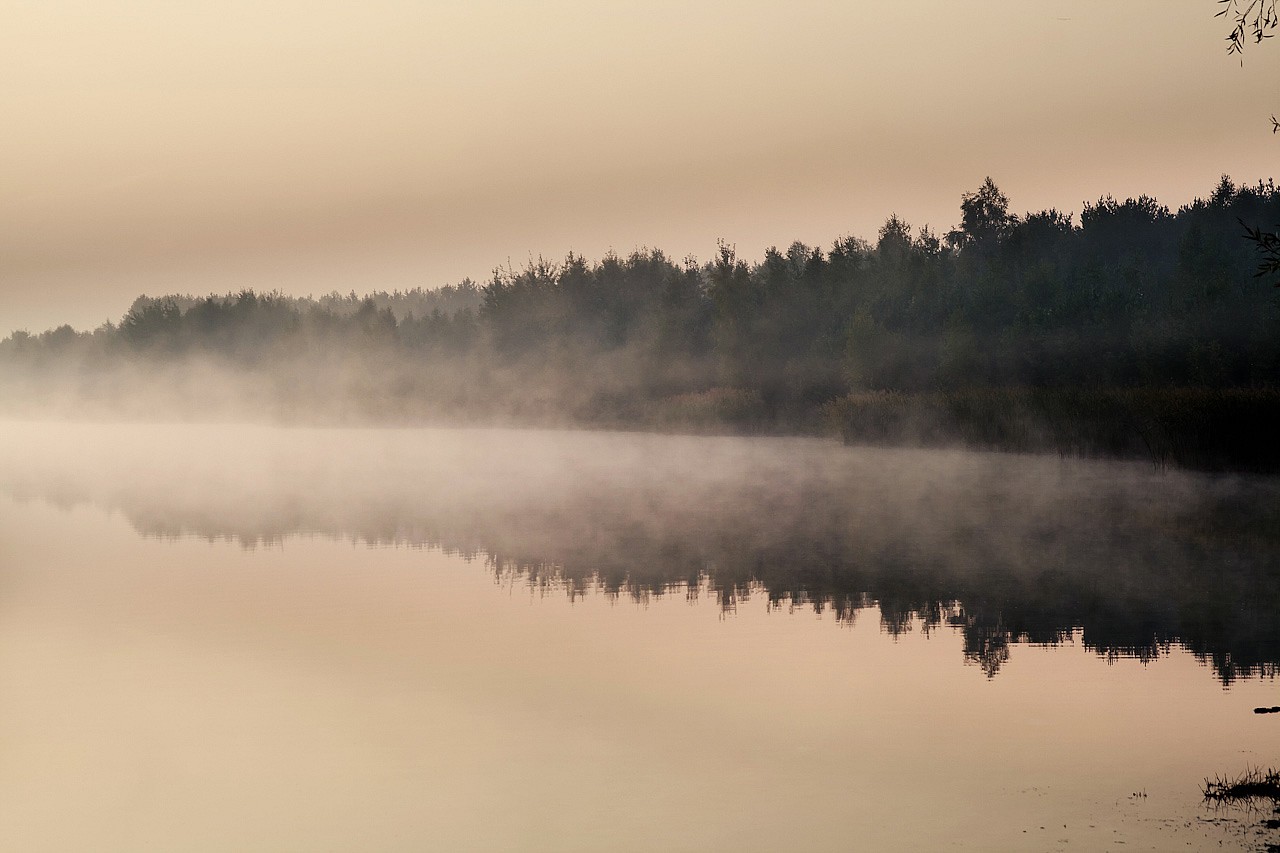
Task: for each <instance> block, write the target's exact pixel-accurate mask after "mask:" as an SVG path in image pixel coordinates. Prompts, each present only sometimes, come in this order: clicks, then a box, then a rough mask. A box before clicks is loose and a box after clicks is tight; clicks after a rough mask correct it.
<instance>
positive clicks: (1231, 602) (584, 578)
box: [0, 425, 1280, 683]
mask: <svg viewBox="0 0 1280 853" xmlns="http://www.w3.org/2000/svg"><path fill="white" fill-rule="evenodd" d="M4 431H5V433H6V436H5V437H6V438H7V439H8V440H7V441H5V442H4V449H3V450H0V490H2V491H3V492H5V493H8V494H10V495H12V496H15V497H18V498H39V499H43V500H47V501H51V502H53V503H55V504H58V505H61V506H73V505H75V504H79V503H91V504H94V505H97V506H99V507H103V508H106V509H109V510H111V511H116V512H120V513H122V514H124V515H125V516H126V517H127V518H128V519H129V521H130V522H131V523H132V524H133V525H134V527H136V528H137V530H139V531H140V532H142V533H143V534H146V535H149V536H162V537H179V536H199V537H205V538H208V539H211V540H232V541H235V542H238V543H240V544H241V545H242V546H244V547H246V548H255V547H260V546H265V545H274V544H277V543H280V542H281V541H283V540H284V539H285V538H286V537H289V536H293V535H299V534H301V535H323V536H331V537H343V538H349V539H351V540H353V541H355V542H361V543H368V544H371V545H391V544H394V545H408V546H414V547H429V548H439V549H442V550H444V551H446V552H451V553H458V554H462V555H464V556H467V557H469V558H480V559H483V560H484V561H485V563H486V564H487V565H488V566H489V567H490V569H491V570H492V571H493V572H494V573H495V574H496V576H497V577H498V578H499V579H500V580H503V581H505V582H519V583H528V584H531V585H534V586H537V587H542V588H546V589H549V590H563V591H565V592H567V594H569V595H571V596H577V595H582V594H586V593H588V592H592V591H595V592H599V593H602V594H604V595H609V596H627V597H632V598H636V599H645V598H647V597H650V596H660V595H668V594H681V595H704V594H706V595H713V596H715V597H716V598H717V600H718V601H719V603H720V606H721V607H722V608H724V609H725V610H727V611H731V610H733V609H734V608H735V607H736V606H737V605H738V603H739V602H741V601H743V600H747V599H753V598H757V597H759V596H765V597H767V600H768V602H769V603H770V604H771V605H772V606H776V607H788V608H796V607H805V608H812V609H813V610H815V611H819V612H831V613H834V615H835V616H836V618H837V619H839V620H844V621H853V620H855V619H858V618H865V614H867V613H871V612H878V615H879V619H880V624H881V626H882V629H883V630H884V631H886V632H888V633H891V634H895V635H897V634H901V633H903V632H907V631H932V630H936V629H939V628H942V627H947V628H951V629H955V630H958V631H959V632H960V633H961V634H962V636H963V638H964V655H965V659H966V661H968V662H970V663H973V664H976V665H977V666H980V667H981V669H982V670H983V671H984V672H985V673H986V674H987V675H988V676H990V677H994V676H995V675H996V674H997V673H998V672H999V671H1000V668H1001V666H1002V665H1003V664H1004V663H1005V662H1006V661H1008V660H1009V658H1010V655H1011V653H1014V652H1013V651H1012V650H1013V649H1014V647H1016V646H1017V645H1018V644H1022V643H1035V644H1057V643H1061V642H1064V641H1066V640H1069V639H1075V640H1077V641H1078V642H1081V643H1083V644H1084V645H1085V646H1086V647H1087V648H1089V649H1092V650H1094V651H1096V652H1097V653H1098V654H1100V655H1103V656H1106V657H1108V658H1115V657H1137V658H1140V659H1143V660H1150V659H1154V658H1157V657H1159V656H1160V655H1161V654H1162V653H1163V652H1165V651H1167V650H1168V649H1169V648H1170V647H1171V646H1173V645H1181V646H1184V647H1186V648H1187V649H1188V650H1190V651H1191V652H1192V653H1194V654H1195V655H1196V656H1197V657H1198V658H1199V659H1200V660H1201V661H1202V662H1203V663H1207V664H1210V665H1211V666H1212V668H1213V671H1214V672H1215V674H1216V675H1217V677H1218V678H1220V679H1221V680H1222V682H1223V683H1230V682H1231V681H1232V680H1234V679H1236V678H1240V677H1243V676H1251V675H1266V676H1273V675H1274V674H1275V673H1276V669H1277V664H1278V663H1280V483H1277V482H1276V481H1275V480H1274V479H1258V478H1211V477H1206V476H1201V475H1191V474H1185V473H1176V472H1160V471H1156V470H1153V469H1151V468H1150V467H1148V466H1143V465H1130V464H1114V463H1094V462H1080V461H1073V460H1059V459H1057V458H1036V457H1018V456H1007V455H982V454H969V453H959V452H938V451H915V450H881V449H858V448H844V447H839V446H835V445H831V444H827V443H824V442H817V441H797V440H767V439H762V440H744V439H711V438H691V437H662V436H643V435H619V434H594V433H561V432H523V431H506V430H475V431H463V430H456V431H450V430H403V431H395V430H391V431H376V430H271V429H255V428H246V427H191V426H176V427H175V426H170V427H137V426H132V427H127V426H113V427H89V426H65V425H63V426H56V427H55V426H49V425H7V426H5V427H4Z"/></svg>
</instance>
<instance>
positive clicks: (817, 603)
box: [0, 424, 1280, 851]
mask: <svg viewBox="0 0 1280 853" xmlns="http://www.w3.org/2000/svg"><path fill="white" fill-rule="evenodd" d="M0 432H2V433H3V438H4V441H3V443H2V445H0V446H2V447H3V449H2V450H0V804H3V806H2V807H0V848H2V849H21V850H70V849H94V850H139V849H157V850H171V849H182V850H227V849H239V850H250V849H254V850H321V849H332V850H424V849H441V850H446V849H448V850H611V849H612V850H761V851H765V850H779V849H795V850H872V851H874V850H924V849H927V850H946V849H969V850H1059V849H1061V850H1071V849H1077V850H1102V849H1117V850H1172V849H1179V850H1188V849H1190V850H1208V849H1212V850H1221V849H1224V847H1225V848H1227V849H1258V848H1259V847H1260V845H1262V844H1263V843H1264V842H1265V841H1268V840H1276V839H1273V838H1268V836H1267V835H1266V834H1265V830H1264V829H1263V828H1262V827H1261V826H1260V825H1259V824H1260V821H1261V820H1262V819H1263V818H1265V817H1269V816H1270V815H1269V814H1259V813H1252V814H1251V813H1248V812H1242V811H1228V812H1215V811H1212V810H1210V809H1207V808H1205V807H1204V806H1202V804H1201V803H1200V794H1199V785H1200V782H1201V780H1202V778H1203V777H1204V776H1206V775H1211V774H1214V773H1219V772H1234V771H1237V770H1241V769H1244V767H1245V766H1247V765H1257V764H1264V765H1265V764H1272V763H1276V762H1278V761H1280V715H1276V716H1271V715H1255V714H1253V713H1252V709H1253V708H1254V707H1255V706H1259V705H1268V706H1269V705H1277V704H1280V690H1278V689H1277V684H1276V683H1275V681H1274V680H1273V676H1274V673H1275V669H1276V665H1277V661H1280V631H1278V630H1277V624H1278V623H1280V607H1277V603H1278V602H1280V591H1278V589H1280V577H1278V576H1280V526H1277V525H1275V524H1274V522H1275V521H1276V519H1277V517H1278V516H1277V513H1280V487H1278V486H1277V484H1276V483H1275V482H1274V481H1270V480H1258V479H1240V478H1221V477H1218V478H1209V477H1203V476H1200V475H1189V474H1184V473H1176V472H1160V471H1155V470H1152V469H1151V468H1149V467H1147V466H1143V465H1129V464H1111V463H1096V462H1079V461H1070V460H1059V459H1057V458H1037V457H1019V456H1007V455H985V454H965V453H955V452H940V451H918V450H883V449H866V448H843V447H839V446H836V445H832V444H827V443H824V442H817V441H801V440H774V439H758V440H757V439H715V438H680V437H660V436H636V435H619V434H611V435H606V434H589V433H569V432H516V431H502V430H476V431H449V430H382V431H377V430H367V431H366V430H286V429H266V428H249V427H231V426H224V427H197V426H168V427H152V426H84V425H80V426H69V425H48V424H8V425H4V426H3V427H0Z"/></svg>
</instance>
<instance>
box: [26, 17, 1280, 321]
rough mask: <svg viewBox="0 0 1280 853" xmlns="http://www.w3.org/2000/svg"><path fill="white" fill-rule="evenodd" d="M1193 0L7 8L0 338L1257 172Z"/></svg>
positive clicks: (816, 236) (1270, 51) (1271, 62)
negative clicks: (141, 308) (266, 294)
mask: <svg viewBox="0 0 1280 853" xmlns="http://www.w3.org/2000/svg"><path fill="white" fill-rule="evenodd" d="M1217 8H1218V5H1217V3H1215V2H1213V0H1123V1H1122V2H1117V0H1056V2H1048V0H964V2H956V0H916V2H910V3H908V2H899V0H880V1H879V2H864V0H843V2H820V1H819V0H790V2H787V3H777V2H772V3H765V2H758V0H733V2H727V0H723V1H722V2H713V0H680V2H667V0H649V2H633V1H632V0H609V2H600V0H594V2H587V0H555V2H533V0H522V2H502V0H466V2H453V0H434V2H429V0H418V2H396V0H363V2H360V3H355V2H346V3H338V2H329V0H274V2H272V0H255V2H240V0H218V2H216V3H215V2H203V0H199V1H197V0H135V1H134V2H125V0H99V1H98V2H89V0H78V2H72V0H33V2H27V0H0V20H3V22H4V24H3V26H2V27H0V117H3V118H2V120H0V335H2V334H6V333H7V332H8V331H9V330H12V329H21V328H25V329H29V330H31V331H40V330H42V329H46V328H50V327H53V326H56V325H59V324H61V323H70V324H72V325H73V326H75V327H77V328H82V329H83V328H93V327H95V326H97V325H99V324H101V323H103V322H105V321H107V320H112V321H118V320H119V319H120V317H121V316H122V315H123V314H124V312H125V311H126V310H127V309H128V307H129V304H130V303H131V302H132V301H133V299H134V297H136V296H138V295H139V294H142V293H147V294H150V295H159V294H163V293H195V294H205V293H210V292H216V293H225V292H228V291H235V290H240V289H242V288H245V287H251V288H254V289H257V290H275V289H278V290H281V291H283V292H285V293H292V294H307V293H313V294H321V293H327V292H329V291H331V290H338V291H341V292H344V293H345V292H348V291H352V290H354V291H356V292H360V293H363V292H368V291H372V290H394V289H405V288H411V287H426V288H430V287H438V286H440V285H443V284H447V283H454V282H457V281H459V280H461V279H463V278H464V277H471V278H473V279H475V280H478V281H481V282H483V281H485V280H487V279H488V278H489V277H490V276H491V274H492V271H493V270H494V268H495V267H500V266H506V265H508V264H510V265H513V266H515V267H519V266H521V265H522V264H524V263H526V262H527V261H528V260H530V259H531V258H534V257H538V256H544V257H546V258H549V259H558V258H562V257H563V256H564V255H565V253H566V252H568V251H571V250H572V251H574V252H577V253H579V254H584V255H586V256H587V257H588V258H589V259H596V258H599V257H600V256H601V255H603V254H604V253H606V252H609V251H614V252H618V253H621V254H626V253H629V252H631V251H632V250H634V249H636V248H640V247H656V248H661V249H663V250H664V251H665V252H666V253H667V254H668V255H669V256H672V257H674V258H677V259H679V258H683V257H685V256H688V255H693V256H695V257H697V258H699V259H702V260H706V259H707V258H709V257H711V255H712V254H713V253H714V251H715V248H716V242H717V240H721V239H723V240H725V241H727V242H728V243H731V244H733V245H735V246H736V247H737V250H738V252H739V254H740V255H742V256H744V257H747V258H758V257H760V256H761V255H762V254H763V252H764V250H765V249H766V248H767V247H769V246H771V245H777V246H787V245H789V244H790V243H791V242H793V241H795V240H802V241H804V242H806V243H808V244H810V245H821V246H829V245H830V244H831V243H832V241H834V240H836V239H838V238H840V237H842V236H845V235H849V234H853V235H856V236H861V237H865V238H869V239H874V237H875V234H876V231H877V230H878V229H879V227H880V225H881V224H883V222H884V220H885V219H886V218H888V216H889V215H890V214H891V213H896V214H898V215H899V216H901V217H902V218H904V219H906V220H907V221H908V222H910V223H913V224H914V225H916V226H920V225H924V224H928V225H931V226H932V227H933V228H934V230H935V231H945V230H947V229H948V228H950V227H952V226H953V225H954V224H955V223H956V222H957V221H958V220H959V202H960V196H961V194H962V193H964V192H966V191H970V190H973V189H976V188H977V187H978V186H979V185H980V184H981V183H982V180H983V179H984V178H985V177H986V176H988V175H990V176H991V177H992V178H993V179H994V180H995V182H996V183H997V184H998V185H999V186H1000V188H1001V189H1002V190H1004V191H1005V193H1006V194H1007V195H1008V196H1009V198H1010V202H1011V207H1012V209H1013V210H1014V211H1015V212H1024V211H1028V210H1040V209H1043V208H1047V207H1057V208H1058V209H1061V210H1067V211H1073V212H1076V213H1078V212H1079V211H1080V209H1081V207H1082V206H1083V204H1084V202H1086V201H1096V200H1097V199H1098V198H1099V197H1100V196H1102V195H1104V194H1108V193H1110V194H1113V195H1115V196H1117V197H1120V198H1124V197H1127V196H1130V195H1135V196H1136V195H1138V194H1140V193H1146V194H1149V195H1154V196H1156V197H1157V198H1159V199H1160V200H1161V201H1163V202H1165V203H1167V204H1169V205H1171V206H1173V207H1177V206H1178V205H1180V204H1182V203H1185V202H1187V201H1190V200H1191V199H1192V198H1194V197H1196V196H1198V195H1200V196H1204V195H1208V194H1209V193H1210V192H1211V191H1212V188H1213V186H1214V185H1215V184H1216V183H1217V181H1218V178H1219V177H1220V176H1221V175H1223V174H1229V175H1231V176H1233V177H1234V178H1235V179H1236V180H1238V181H1243V182H1248V183H1253V182H1255V181H1257V180H1258V179H1260V178H1266V177H1270V176H1272V175H1274V174H1275V171H1276V163H1277V162H1278V160H1280V136H1276V135H1273V134H1272V133H1271V122H1270V116H1271V114H1272V113H1273V112H1278V113H1280V93H1278V91H1277V86H1276V83H1277V81H1280V46H1276V45H1273V44H1264V45H1261V46H1252V45H1251V46H1250V48H1249V49H1247V50H1246V52H1245V55H1244V58H1243V65H1241V61H1240V60H1239V59H1238V58H1235V57H1229V56H1227V54H1226V52H1225V46H1226V43H1225V41H1224V39H1225V36H1226V34H1227V31H1228V30H1229V25H1228V24H1227V23H1225V22H1224V20H1223V19H1221V18H1217V19H1215V18H1214V17H1213V13H1214V12H1215V11H1216V10H1217Z"/></svg>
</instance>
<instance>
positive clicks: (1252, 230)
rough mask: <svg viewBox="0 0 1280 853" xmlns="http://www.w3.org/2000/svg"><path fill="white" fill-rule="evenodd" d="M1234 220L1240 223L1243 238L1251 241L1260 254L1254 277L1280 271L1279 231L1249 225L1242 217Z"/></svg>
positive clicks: (1279, 282)
mask: <svg viewBox="0 0 1280 853" xmlns="http://www.w3.org/2000/svg"><path fill="white" fill-rule="evenodd" d="M1236 221H1237V222H1239V223H1240V227H1242V228H1244V238H1245V239H1246V240H1248V241H1249V242H1250V243H1253V245H1254V246H1255V247H1256V248H1257V250H1258V253H1259V254H1260V255H1262V259H1261V260H1260V261H1259V262H1258V271H1257V272H1255V273H1254V277H1255V278H1261V277H1262V276H1265V275H1275V274H1278V273H1280V233H1278V232H1275V231H1263V230H1262V229H1261V228H1256V227H1251V226H1250V225H1249V224H1248V223H1247V222H1245V221H1244V220H1243V219H1237V220H1236ZM1276 287H1280V281H1277V282H1276Z"/></svg>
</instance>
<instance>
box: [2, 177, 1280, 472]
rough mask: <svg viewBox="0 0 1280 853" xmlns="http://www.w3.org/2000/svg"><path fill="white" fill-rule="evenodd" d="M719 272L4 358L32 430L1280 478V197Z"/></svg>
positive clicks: (1010, 216)
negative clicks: (1266, 259) (458, 433)
mask: <svg viewBox="0 0 1280 853" xmlns="http://www.w3.org/2000/svg"><path fill="white" fill-rule="evenodd" d="M960 220H961V221H960V224H959V225H957V226H956V227H955V228H954V229H952V230H950V231H947V232H946V233H941V234H940V233H935V232H934V231H932V230H931V229H930V228H928V227H922V228H918V229H917V228H913V227H912V226H911V225H910V224H909V223H907V222H905V221H903V220H902V219H901V218H899V217H898V216H896V215H891V216H889V217H888V219H887V220H886V221H885V223H884V225H883V226H882V227H881V228H880V230H879V233H878V234H877V235H876V236H875V239H874V240H867V239H863V238H859V237H853V236H849V237H845V238H843V239H840V240H837V241H836V242H835V243H834V244H833V245H831V246H830V247H828V248H825V249H824V248H820V247H813V246H808V245H805V244H803V243H799V242H795V243H792V244H791V245H790V246H788V247H786V248H785V249H783V248H771V249H769V250H768V251H766V252H765V254H764V257H763V258H761V259H758V260H748V259H744V258H742V257H739V255H738V254H737V252H736V251H735V248H734V246H733V245H731V244H729V243H725V242H722V243H721V244H720V245H719V247H718V251H717V253H716V254H715V256H714V257H713V258H712V259H711V260H710V261H709V262H703V263H700V262H698V261H697V260H696V259H693V258H685V259H683V260H676V259H673V258H670V257H668V256H667V255H666V254H664V253H663V252H662V251H660V250H657V249H639V250H636V251H634V252H632V253H631V254H629V255H626V256H620V255H613V254H610V255H607V256H605V257H604V258H602V259H601V260H599V261H594V262H593V261H589V260H587V259H586V258H584V257H582V256H580V255H577V254H572V253H571V254H569V255H568V256H567V257H565V258H564V259H563V260H561V261H548V260H545V259H543V258H538V259H533V260H530V261H529V263H527V264H526V265H525V266H524V267H523V268H520V269H512V268H504V269H498V270H495V272H494V273H493V275H492V277H491V279H490V280H489V281H488V282H487V283H486V284H484V285H478V284H476V283H474V282H472V281H470V280H467V281H464V282H462V283H461V284H458V285H450V286H446V287H443V288H440V289H436V290H422V289H414V290H410V291H408V292H402V291H397V292H392V293H387V292H385V291H379V292H374V293H371V294H369V295H367V296H358V295H357V294H356V293H354V292H352V293H350V294H348V295H345V296H344V295H340V294H337V293H333V294H329V295H327V296H323V297H320V298H312V297H306V298H300V297H293V296H287V295H284V294H281V293H276V292H273V293H258V292H254V291H251V290H243V291H240V292H237V293H231V294H227V295H214V296H206V297H194V296H189V295H171V296H162V297H158V298H150V297H139V298H138V299H137V300H136V301H135V302H134V304H133V305H132V306H131V307H130V309H129V310H128V312H127V313H125V314H124V316H123V317H122V319H121V320H120V322H119V323H107V324H104V325H103V326H101V327H99V328H97V329H95V330H92V331H79V332H78V331H76V330H74V329H72V328H71V327H69V326H62V327H60V328H57V329H53V330H50V331H47V332H44V333H41V334H30V333H28V332H25V331H17V332H14V333H12V334H10V335H9V336H8V337H7V338H5V339H4V340H3V341H0V370H2V371H3V372H4V378H5V383H6V388H7V389H8V392H7V393H6V394H5V397H4V399H3V400H2V401H0V404H2V405H3V406H4V407H5V408H6V409H7V410H8V411H9V412H10V413H16V414H24V415H40V414H75V415H79V416H84V415H89V416H108V415H110V416H120V417H129V418H134V417H144V416H149V417H173V418H230V417H238V418H243V417H251V418H254V419H268V420H278V421H291V422H303V421H305V422H312V423H315V422H322V423H329V422H337V423H350V422H365V423H368V422H377V423H424V422H430V423H454V422H464V421H465V422H472V423H474V422H481V423H508V424H510V423H519V424H534V425H575V426H590V427H609V428H641V429H664V430H673V431H732V432H768V433H805V434H821V433H833V434H839V435H842V436H843V437H844V439H845V440H846V441H849V442H871V443H908V444H965V445H970V446H979V447H993V448H999V449H1008V450H1053V449H1056V450H1058V451H1059V452H1063V453H1072V454H1077V453H1078V454H1087V455H1117V456H1137V457H1144V456H1150V457H1151V458H1153V459H1155V460H1156V461H1157V462H1159V463H1161V464H1163V463H1167V462H1171V463H1174V464H1182V465H1190V466H1194V467H1202V468H1238V469H1256V470H1272V469H1276V468H1278V467H1280V449H1277V448H1280V441H1277V439H1276V436H1277V435H1280V389H1277V380H1278V379H1280V288H1278V287H1275V286H1273V283H1272V282H1271V281H1270V280H1269V279H1268V278H1267V277H1259V276H1258V275H1256V272H1257V270H1258V267H1259V251H1258V249H1259V246H1258V245H1257V244H1256V242H1255V241H1251V240H1249V239H1248V231H1249V229H1250V228H1255V229H1256V228H1257V227H1259V226H1263V227H1271V226H1272V225H1273V224H1274V223H1280V189H1277V187H1276V186H1275V184H1274V182H1272V181H1270V180H1267V181H1262V182H1259V183H1257V184H1254V185H1237V184H1235V183H1234V182H1232V181H1231V180H1230V179H1229V178H1227V177H1223V178H1222V179H1221V181H1220V182H1219V183H1218V185H1217V186H1216V187H1215V188H1214V189H1213V191H1212V192H1211V193H1210V194H1209V196H1208V198H1206V199H1196V200H1195V201H1193V202H1191V203H1189V204H1186V205H1183V206H1182V207H1180V208H1178V209H1177V210H1171V209H1170V208H1169V207H1167V206H1165V205H1163V204H1161V203H1159V202H1158V201H1157V200H1155V199H1154V198H1151V197H1148V196H1145V195H1143V196H1139V197H1138V198H1127V199H1125V200H1123V201H1119V200H1116V199H1114V198H1112V197H1110V196H1107V197H1104V198H1101V199H1099V200H1098V201H1097V202H1096V203H1088V204H1085V205H1084V207H1083V209H1082V210H1081V211H1080V212H1079V215H1078V216H1077V215H1075V214H1073V213H1069V212H1062V211H1058V210H1054V209H1050V210H1042V211H1039V212H1031V213H1026V214H1023V215H1017V214H1014V213H1012V212H1010V207H1009V201H1008V199H1007V197H1006V196H1005V195H1004V194H1003V193H1002V192H1001V191H1000V189H999V188H998V187H997V186H996V184H995V183H994V182H993V181H992V180H991V179H990V178H988V179H987V180H986V181H985V182H984V183H983V184H982V185H981V186H980V187H978V188H977V189H976V190H974V191H973V192H969V193H965V194H964V195H963V197H962V198H961V204H960Z"/></svg>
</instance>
